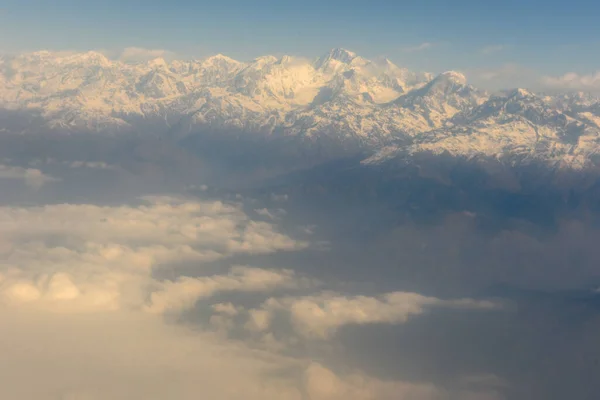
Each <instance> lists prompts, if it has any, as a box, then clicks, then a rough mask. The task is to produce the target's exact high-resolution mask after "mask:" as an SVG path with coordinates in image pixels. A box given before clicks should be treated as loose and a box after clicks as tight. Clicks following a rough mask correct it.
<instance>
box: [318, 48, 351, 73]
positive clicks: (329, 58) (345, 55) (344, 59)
mask: <svg viewBox="0 0 600 400" xmlns="http://www.w3.org/2000/svg"><path fill="white" fill-rule="evenodd" d="M355 58H357V55H356V53H354V52H351V51H349V50H346V49H342V48H335V49H331V50H329V51H328V52H327V53H326V54H324V55H323V56H321V57H319V58H318V59H317V61H316V62H315V68H316V69H324V68H328V67H330V64H331V63H332V62H338V63H342V64H350V63H351V62H352V60H354V59H355Z"/></svg>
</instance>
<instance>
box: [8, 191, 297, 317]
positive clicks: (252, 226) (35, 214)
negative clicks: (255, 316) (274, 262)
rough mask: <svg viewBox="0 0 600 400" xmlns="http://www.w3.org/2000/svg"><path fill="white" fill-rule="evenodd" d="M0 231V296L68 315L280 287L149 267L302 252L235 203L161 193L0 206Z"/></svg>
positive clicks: (252, 276)
mask: <svg viewBox="0 0 600 400" xmlns="http://www.w3.org/2000/svg"><path fill="white" fill-rule="evenodd" d="M0 235H1V236H0V237H1V239H0V256H1V261H0V300H2V299H4V301H6V302H9V303H11V304H17V303H22V304H30V305H31V304H36V305H37V306H39V307H43V308H46V309H52V310H56V311H75V310H76V311H78V312H81V311H83V310H92V311H97V310H100V309H102V310H116V309H120V308H123V307H141V306H143V305H145V304H146V300H145V299H147V297H148V296H150V299H151V303H150V306H149V307H150V309H151V310H155V311H156V310H158V309H163V310H166V309H168V308H172V307H174V306H175V304H177V305H179V306H182V305H183V304H187V303H186V300H185V299H190V300H189V301H192V302H193V301H194V299H196V300H197V299H199V298H201V297H209V296H210V295H212V294H214V293H216V292H218V291H234V290H243V291H259V290H262V289H269V288H272V287H275V286H277V285H288V286H289V285H292V282H293V280H294V277H293V274H292V273H290V272H289V271H279V272H272V271H266V270H261V269H258V268H249V267H236V268H233V269H232V270H231V272H230V273H229V274H226V275H215V276H212V277H201V278H194V277H180V278H179V279H178V280H176V281H174V282H171V281H164V282H163V281H157V280H155V279H154V278H153V277H152V270H153V269H156V268H164V267H165V266H167V265H169V264H171V263H174V262H181V261H186V260H187V261H191V262H197V263H202V262H206V261H213V260H217V259H220V258H224V257H228V256H231V255H234V254H243V253H250V254H255V253H269V252H275V251H279V250H295V249H300V248H303V247H305V246H306V243H302V242H297V241H294V240H293V239H291V238H290V237H288V236H285V235H283V234H281V233H278V232H277V231H276V230H275V227H274V226H272V225H270V224H268V223H264V222H254V221H251V220H250V219H249V218H248V217H247V216H246V215H245V214H244V213H243V212H242V211H241V210H240V209H239V208H238V207H236V206H232V205H227V204H223V203H221V202H199V201H191V200H183V199H176V198H168V197H148V198H145V199H144V202H143V203H142V204H140V205H139V206H120V207H100V206H96V205H90V204H79V205H74V204H57V205H48V206H42V207H29V208H14V207H0ZM198 265H199V268H201V264H198ZM199 274H200V275H201V270H200V271H199Z"/></svg>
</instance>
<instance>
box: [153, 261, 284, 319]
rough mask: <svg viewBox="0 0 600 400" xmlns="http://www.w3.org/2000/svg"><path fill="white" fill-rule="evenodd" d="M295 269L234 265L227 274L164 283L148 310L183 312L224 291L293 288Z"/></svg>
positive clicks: (155, 311) (183, 278) (186, 278)
mask: <svg viewBox="0 0 600 400" xmlns="http://www.w3.org/2000/svg"><path fill="white" fill-rule="evenodd" d="M294 278H295V276H294V273H293V272H292V271H286V270H282V271H269V270H264V269H260V268H250V267H242V266H238V267H234V268H232V269H231V271H230V273H229V274H227V275H214V276H210V277H201V278H190V277H182V278H179V279H178V280H177V281H175V282H171V281H169V282H162V283H161V284H160V286H161V287H160V289H159V290H157V291H155V292H153V293H152V294H151V296H150V304H148V306H147V307H146V309H147V310H148V311H149V312H153V313H163V312H165V311H181V310H185V309H187V308H190V307H192V306H193V305H194V304H195V303H196V301H197V300H198V299H200V298H206V297H211V296H213V295H214V294H215V293H218V292H223V291H225V292H226V291H241V292H261V291H265V290H270V289H274V288H277V287H294V286H296V280H295V279H294Z"/></svg>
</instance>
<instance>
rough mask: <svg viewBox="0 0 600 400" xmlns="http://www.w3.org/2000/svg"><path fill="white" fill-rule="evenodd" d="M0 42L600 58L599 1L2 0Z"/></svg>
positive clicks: (509, 59) (584, 68) (521, 59)
mask: <svg viewBox="0 0 600 400" xmlns="http://www.w3.org/2000/svg"><path fill="white" fill-rule="evenodd" d="M0 10H1V13H0V51H3V52H15V51H24V50H27V51H29V50H39V49H54V50H62V49H69V50H71V49H76V50H88V49H106V50H116V49H120V48H124V47H130V46H136V47H145V48H152V49H154V48H163V49H169V50H172V51H175V52H177V53H179V54H184V55H186V56H194V57H202V56H206V55H208V54H214V53H217V52H220V53H224V54H227V55H230V56H232V57H234V58H238V59H249V58H252V57H254V56H257V55H262V54H282V53H287V54H295V55H305V56H311V57H312V56H317V55H319V54H320V53H322V52H324V51H326V50H327V49H329V48H331V47H345V48H349V49H351V50H354V51H356V52H358V53H359V54H361V55H364V56H366V57H374V56H380V55H385V56H387V57H389V58H390V59H392V60H393V61H395V62H397V63H399V64H402V65H406V66H408V67H411V68H415V69H426V70H432V71H441V70H446V69H466V68H481V69H485V68H492V67H495V66H496V67H497V66H499V65H503V64H507V63H510V64H519V65H521V66H525V67H527V68H531V69H535V70H539V71H543V72H544V73H548V74H562V73H565V72H568V71H575V72H578V73H583V74H588V73H591V72H593V71H595V70H596V69H598V66H600V51H599V50H600V30H599V29H597V19H598V16H599V15H600V4H598V3H597V2H593V1H582V0H575V1H569V2H565V1H556V0H546V1H540V0H529V1H516V0H504V1H473V0H467V1H453V2H452V1H444V0H420V1H410V2H408V1H398V0H397V1H382V0H371V1H364V0H363V1H354V0H346V1H341V0H321V1H317V0H299V1H292V2H291V1H282V0H280V1H274V0H258V1H250V0H246V1H242V0H219V1H202V0H200V1H192V0H172V1H169V2H167V1H155V0H145V1H144V0H119V1H117V0H103V1H87V0H54V1H49V0H45V1H44V0H1V1H0Z"/></svg>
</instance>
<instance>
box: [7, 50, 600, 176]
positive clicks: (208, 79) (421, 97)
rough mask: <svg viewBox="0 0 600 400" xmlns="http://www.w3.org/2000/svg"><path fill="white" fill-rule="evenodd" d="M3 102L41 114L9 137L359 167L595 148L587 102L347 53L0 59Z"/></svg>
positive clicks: (556, 154)
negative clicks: (285, 144)
mask: <svg viewBox="0 0 600 400" xmlns="http://www.w3.org/2000/svg"><path fill="white" fill-rule="evenodd" d="M0 107H1V108H3V109H4V110H7V111H19V112H23V111H25V112H31V113H32V114H34V115H36V116H37V117H39V118H37V119H36V120H37V121H39V126H36V127H33V126H32V127H25V128H23V129H22V131H21V132H17V133H26V132H27V131H28V130H34V129H37V130H38V131H44V130H45V131H48V132H51V131H67V132H73V133H76V132H77V133H79V132H101V133H118V132H126V131H133V132H135V131H137V132H141V131H144V130H148V129H152V130H155V131H156V132H159V131H162V132H163V133H164V134H169V135H177V136H178V137H185V136H188V135H194V134H198V133H199V132H202V131H206V130H210V131H212V132H215V131H216V132H222V133H223V134H226V132H230V131H234V132H236V133H243V134H247V135H256V136H259V137H261V138H266V139H274V140H276V139H277V138H280V137H285V138H290V137H291V138H297V139H300V140H302V141H303V142H308V143H311V142H318V141H319V140H320V139H322V138H326V139H327V140H328V141H332V140H333V141H334V142H339V143H342V144H343V143H344V141H347V140H350V141H352V142H353V143H358V144H359V146H361V147H363V148H365V149H369V150H371V151H372V152H373V153H374V155H373V156H372V157H370V158H369V159H367V160H365V163H378V162H381V161H382V160H386V159H389V158H390V157H395V156H396V155H397V154H398V153H403V154H407V153H408V154H410V153H417V152H431V153H434V154H438V153H446V154H451V155H456V156H462V157H475V156H479V155H483V156H486V157H495V158H504V157H507V156H510V158H511V159H513V160H514V159H515V157H517V158H518V159H520V160H528V159H535V160H544V161H547V162H549V163H552V164H555V165H561V166H568V167H571V168H583V167H585V166H587V165H590V164H595V163H596V160H597V157H596V154H597V153H600V99H598V98H596V97H594V96H590V95H584V94H581V93H575V94H563V95H551V96H549V95H543V94H536V93H532V92H529V91H527V90H524V89H515V90H512V91H508V92H503V93H500V94H491V95H490V94H488V93H486V92H485V91H482V90H479V89H477V88H475V87H473V86H471V85H469V84H468V83H467V80H466V78H465V76H464V75H463V74H461V73H459V72H455V71H449V72H444V73H442V74H439V75H437V76H435V75H432V74H428V73H415V72H411V71H409V70H407V69H405V68H400V67H398V66H396V65H394V64H393V63H392V62H390V61H389V60H387V59H382V60H374V61H371V60H367V59H365V58H362V57H360V56H358V55H356V54H355V53H352V52H350V51H348V50H344V49H333V50H331V51H330V52H328V53H327V54H325V55H323V56H321V57H319V58H318V59H316V60H308V59H304V58H298V57H290V56H283V57H279V58H278V57H274V56H264V57H259V58H256V59H254V60H252V61H250V62H239V61H236V60H233V59H231V58H229V57H226V56H223V55H216V56H213V57H209V58H206V59H203V60H193V61H171V62H167V61H165V60H164V59H160V58H159V59H155V60H152V61H149V62H145V63H138V64H128V63H123V62H120V61H115V60H110V59H108V58H107V57H105V56H104V55H103V54H101V53H97V52H88V53H68V54H61V53H52V52H46V51H43V52H36V53H28V54H21V55H16V56H4V57H1V58H0ZM0 130H3V131H7V130H8V129H7V128H6V127H3V126H0Z"/></svg>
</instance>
